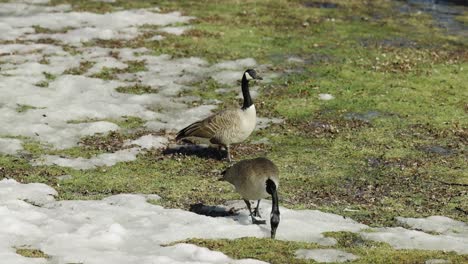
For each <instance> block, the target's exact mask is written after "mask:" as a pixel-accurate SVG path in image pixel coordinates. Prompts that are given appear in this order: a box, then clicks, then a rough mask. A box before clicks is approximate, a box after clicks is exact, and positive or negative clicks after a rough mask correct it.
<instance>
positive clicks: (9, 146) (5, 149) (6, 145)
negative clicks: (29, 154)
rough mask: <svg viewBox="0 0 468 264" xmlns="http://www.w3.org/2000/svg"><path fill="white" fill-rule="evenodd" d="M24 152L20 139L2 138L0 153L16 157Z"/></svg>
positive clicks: (0, 139)
mask: <svg viewBox="0 0 468 264" xmlns="http://www.w3.org/2000/svg"><path fill="white" fill-rule="evenodd" d="M20 150H23V145H22V143H21V141H20V140H19V139H14V138H0V153H3V154H10V155H14V154H16V153H17V152H18V151H20Z"/></svg>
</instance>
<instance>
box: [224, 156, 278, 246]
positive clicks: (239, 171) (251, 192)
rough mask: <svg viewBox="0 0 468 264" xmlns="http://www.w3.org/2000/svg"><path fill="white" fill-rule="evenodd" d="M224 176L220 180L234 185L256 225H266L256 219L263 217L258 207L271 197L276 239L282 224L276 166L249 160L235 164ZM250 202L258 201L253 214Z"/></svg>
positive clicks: (267, 160) (265, 161)
mask: <svg viewBox="0 0 468 264" xmlns="http://www.w3.org/2000/svg"><path fill="white" fill-rule="evenodd" d="M222 174H223V178H222V179H220V180H225V181H228V182H230V183H231V184H233V185H234V187H235V188H236V191H237V192H238V193H239V194H240V195H241V196H242V198H243V199H244V202H245V204H246V205H247V208H248V209H249V212H250V216H251V217H252V223H254V224H265V220H257V219H256V217H261V216H260V212H259V210H258V207H259V205H260V199H262V198H265V197H267V196H268V195H271V198H272V204H273V205H272V208H271V214H270V225H271V238H275V234H276V228H278V225H279V222H280V212H279V207H278V193H277V191H276V190H277V189H278V184H279V175H278V174H279V173H278V168H277V167H276V165H275V164H273V162H271V161H270V160H269V159H266V158H256V159H249V160H243V161H240V162H238V163H236V164H234V165H233V166H232V167H230V168H228V169H227V170H225V171H224V172H223V173H222ZM250 200H258V203H257V207H256V208H255V210H254V212H253V213H252V209H251V207H250Z"/></svg>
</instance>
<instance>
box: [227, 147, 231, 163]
mask: <svg viewBox="0 0 468 264" xmlns="http://www.w3.org/2000/svg"><path fill="white" fill-rule="evenodd" d="M226 151H227V160H228V161H229V162H232V159H231V152H230V147H229V145H227V146H226Z"/></svg>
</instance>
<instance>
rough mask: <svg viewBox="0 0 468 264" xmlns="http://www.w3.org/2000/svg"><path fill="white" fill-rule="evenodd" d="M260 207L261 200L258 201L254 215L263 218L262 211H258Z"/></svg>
mask: <svg viewBox="0 0 468 264" xmlns="http://www.w3.org/2000/svg"><path fill="white" fill-rule="evenodd" d="M259 207H260V200H258V202H257V207H256V208H255V210H254V212H253V214H254V216H256V217H259V218H262V216H261V215H260V210H258V209H259Z"/></svg>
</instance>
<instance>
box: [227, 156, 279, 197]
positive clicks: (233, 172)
mask: <svg viewBox="0 0 468 264" xmlns="http://www.w3.org/2000/svg"><path fill="white" fill-rule="evenodd" d="M278 175H279V172H278V168H277V167H276V165H275V164H274V163H273V162H271V161H270V160H268V159H266V158H256V159H250V160H243V161H240V162H238V163H236V164H235V165H233V166H232V167H230V168H229V169H227V170H226V171H225V173H224V175H223V179H224V180H226V181H228V182H230V183H231V184H233V185H234V187H235V188H236V191H237V192H238V193H239V194H240V195H241V196H242V197H243V198H244V199H247V200H259V199H262V198H265V197H267V196H269V194H268V192H267V191H266V181H267V180H268V179H271V180H272V181H273V182H274V183H275V185H276V187H278V186H279V177H278Z"/></svg>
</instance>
